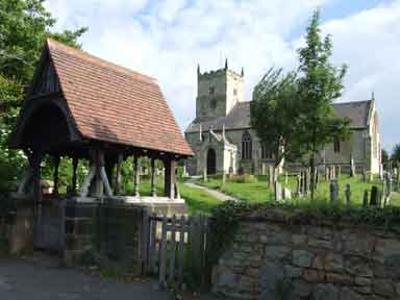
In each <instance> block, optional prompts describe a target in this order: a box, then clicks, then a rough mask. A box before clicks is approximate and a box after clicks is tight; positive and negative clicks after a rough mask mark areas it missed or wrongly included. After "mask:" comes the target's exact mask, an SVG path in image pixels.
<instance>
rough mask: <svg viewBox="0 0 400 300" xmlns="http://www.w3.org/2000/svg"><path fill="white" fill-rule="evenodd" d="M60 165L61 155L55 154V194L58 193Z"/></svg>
mask: <svg viewBox="0 0 400 300" xmlns="http://www.w3.org/2000/svg"><path fill="white" fill-rule="evenodd" d="M59 167H60V157H59V156H58V155H56V156H54V173H53V181H54V190H53V194H54V195H58V179H59V177H58V169H59Z"/></svg>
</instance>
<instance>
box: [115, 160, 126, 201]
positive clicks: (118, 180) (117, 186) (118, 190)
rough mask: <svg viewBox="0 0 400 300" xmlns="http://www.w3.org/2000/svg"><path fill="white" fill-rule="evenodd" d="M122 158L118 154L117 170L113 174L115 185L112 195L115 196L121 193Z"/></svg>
mask: <svg viewBox="0 0 400 300" xmlns="http://www.w3.org/2000/svg"><path fill="white" fill-rule="evenodd" d="M123 159H124V157H123V155H122V153H120V154H118V161H117V170H116V174H115V184H114V193H115V194H116V195H119V194H120V193H121V181H122V177H121V167H122V161H123Z"/></svg>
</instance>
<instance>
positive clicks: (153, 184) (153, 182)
mask: <svg viewBox="0 0 400 300" xmlns="http://www.w3.org/2000/svg"><path fill="white" fill-rule="evenodd" d="M151 196H152V197H156V196H157V194H156V168H155V158H154V157H151Z"/></svg>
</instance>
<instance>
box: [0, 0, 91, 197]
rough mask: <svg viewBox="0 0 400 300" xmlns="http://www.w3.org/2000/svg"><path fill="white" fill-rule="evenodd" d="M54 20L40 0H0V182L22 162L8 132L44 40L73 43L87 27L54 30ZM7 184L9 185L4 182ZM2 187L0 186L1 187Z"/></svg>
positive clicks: (10, 176) (13, 174) (11, 179)
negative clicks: (9, 140) (8, 142)
mask: <svg viewBox="0 0 400 300" xmlns="http://www.w3.org/2000/svg"><path fill="white" fill-rule="evenodd" d="M55 22H56V20H55V19H54V18H52V16H51V15H50V13H49V12H48V11H46V9H45V7H44V6H43V0H12V1H10V0H0V182H1V183H12V182H15V180H16V179H17V178H16V177H17V176H18V175H19V174H21V168H22V167H23V165H24V164H25V161H24V155H23V154H22V153H21V152H20V151H12V150H9V149H8V146H7V140H8V135H9V133H10V131H11V129H12V127H13V126H14V123H15V120H16V117H17V115H18V112H19V107H20V105H21V103H22V99H23V97H24V89H25V87H26V86H28V84H29V82H30V80H31V78H32V76H33V72H34V70H35V66H36V64H37V62H38V60H39V57H40V53H41V51H42V47H43V45H44V41H45V39H46V38H47V37H53V38H54V39H57V40H59V41H61V42H64V43H66V44H69V45H71V46H74V47H80V45H79V44H78V38H79V37H80V36H81V35H82V34H83V33H84V32H85V31H86V30H87V29H86V28H79V29H77V30H75V31H71V30H66V31H63V32H54V31H53V28H54V25H55ZM7 186H9V185H8V184H7ZM4 189H5V188H4V187H2V186H0V190H4Z"/></svg>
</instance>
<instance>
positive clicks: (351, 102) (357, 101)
mask: <svg viewBox="0 0 400 300" xmlns="http://www.w3.org/2000/svg"><path fill="white" fill-rule="evenodd" d="M372 101H373V100H371V99H369V100H356V101H346V102H336V103H333V105H340V104H341V105H343V104H353V103H364V102H365V103H367V102H372Z"/></svg>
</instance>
